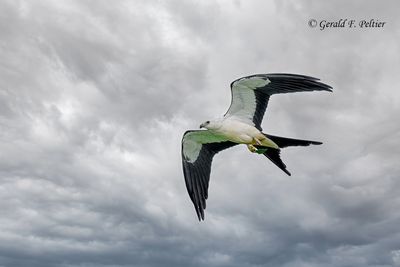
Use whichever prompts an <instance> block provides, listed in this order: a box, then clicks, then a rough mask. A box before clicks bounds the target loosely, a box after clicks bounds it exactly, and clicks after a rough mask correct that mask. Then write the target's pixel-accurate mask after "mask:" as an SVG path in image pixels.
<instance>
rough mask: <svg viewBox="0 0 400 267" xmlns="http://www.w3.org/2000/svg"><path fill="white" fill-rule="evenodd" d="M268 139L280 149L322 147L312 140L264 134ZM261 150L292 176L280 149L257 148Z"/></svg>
mask: <svg viewBox="0 0 400 267" xmlns="http://www.w3.org/2000/svg"><path fill="white" fill-rule="evenodd" d="M264 135H265V136H266V137H268V138H269V139H271V140H272V141H273V142H274V143H275V144H277V145H278V147H279V148H284V147H288V146H309V145H321V144H322V143H321V142H317V141H310V140H301V139H293V138H287V137H281V136H274V135H270V134H264ZM255 147H256V148H257V149H259V152H258V153H259V154H263V155H264V156H266V157H267V158H268V159H269V160H271V161H272V162H273V163H274V164H275V165H276V166H278V167H279V168H280V169H281V170H282V171H284V172H285V173H286V174H287V175H289V176H291V174H290V172H289V171H288V170H287V169H286V165H285V163H283V161H282V159H281V156H280V152H281V150H280V149H279V148H278V149H276V148H271V147H264V146H255Z"/></svg>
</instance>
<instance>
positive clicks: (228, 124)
mask: <svg viewBox="0 0 400 267" xmlns="http://www.w3.org/2000/svg"><path fill="white" fill-rule="evenodd" d="M216 132H218V133H219V134H223V135H224V136H225V137H226V138H227V139H229V140H230V141H232V142H235V143H241V144H250V143H252V142H253V138H255V137H257V136H259V135H260V134H261V132H260V131H259V130H258V129H257V128H255V127H254V126H253V125H250V124H248V123H245V122H242V121H240V120H235V119H234V118H232V117H230V118H226V119H225V120H224V121H223V122H222V125H221V127H220V128H219V129H217V130H216Z"/></svg>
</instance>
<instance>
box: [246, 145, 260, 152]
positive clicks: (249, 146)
mask: <svg viewBox="0 0 400 267" xmlns="http://www.w3.org/2000/svg"><path fill="white" fill-rule="evenodd" d="M247 148H248V149H249V150H250V152H252V153H256V152H257V150H258V149H257V148H256V147H255V146H253V145H247Z"/></svg>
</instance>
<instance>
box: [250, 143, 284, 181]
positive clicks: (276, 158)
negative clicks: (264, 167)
mask: <svg viewBox="0 0 400 267" xmlns="http://www.w3.org/2000/svg"><path fill="white" fill-rule="evenodd" d="M256 147H257V146H256ZM257 148H258V147H257ZM259 148H260V149H266V151H265V152H264V153H263V155H264V156H266V157H267V158H268V159H269V160H270V161H272V162H273V163H274V164H275V165H276V166H278V167H279V169H281V170H282V171H284V172H285V173H286V174H287V175H289V176H291V174H290V172H289V171H288V170H287V169H286V165H285V163H283V161H282V159H281V155H280V152H281V150H280V149H275V148H270V147H268V148H262V147H259Z"/></svg>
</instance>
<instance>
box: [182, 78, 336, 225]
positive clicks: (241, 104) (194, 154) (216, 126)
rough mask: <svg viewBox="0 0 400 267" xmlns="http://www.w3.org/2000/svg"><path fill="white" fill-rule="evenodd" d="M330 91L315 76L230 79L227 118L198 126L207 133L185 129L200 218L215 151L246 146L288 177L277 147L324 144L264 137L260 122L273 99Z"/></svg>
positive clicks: (187, 168)
mask: <svg viewBox="0 0 400 267" xmlns="http://www.w3.org/2000/svg"><path fill="white" fill-rule="evenodd" d="M331 89H332V87H331V86H329V85H326V84H324V83H321V82H319V79H317V78H313V77H309V76H303V75H297V74H283V73H279V74H278V73H273V74H256V75H251V76H247V77H243V78H240V79H237V80H235V81H233V82H232V83H231V94H232V100H231V105H230V107H229V109H228V111H227V112H226V113H225V115H224V116H223V117H222V118H220V119H216V120H210V121H206V122H204V123H202V124H201V125H200V128H206V130H191V131H187V132H185V133H184V135H183V138H182V164H183V173H184V176H185V183H186V188H187V191H188V193H189V196H190V199H191V200H192V202H193V204H194V208H195V209H196V213H197V216H198V218H199V220H204V209H205V208H206V199H207V197H208V182H209V180H210V172H211V161H212V159H213V157H214V155H215V154H217V153H218V152H220V151H222V150H224V149H227V148H230V147H232V146H235V145H237V144H245V145H247V147H248V149H249V150H250V151H251V152H254V153H256V154H262V155H264V156H266V157H267V158H268V159H270V160H271V161H272V162H273V163H274V164H275V165H276V166H278V167H279V168H280V169H281V170H283V171H284V172H285V173H286V174H287V175H290V172H289V171H288V170H287V169H286V165H285V164H284V163H283V162H282V160H281V158H280V150H281V148H284V147H288V146H308V145H320V144H322V143H321V142H316V141H309V140H299V139H293V138H286V137H279V136H274V135H270V134H266V133H263V132H262V129H261V121H262V119H263V116H264V113H265V109H266V108H267V105H268V100H269V98H270V96H271V95H273V94H281V93H294V92H302V91H332V90H331Z"/></svg>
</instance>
